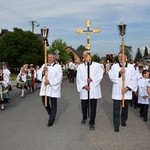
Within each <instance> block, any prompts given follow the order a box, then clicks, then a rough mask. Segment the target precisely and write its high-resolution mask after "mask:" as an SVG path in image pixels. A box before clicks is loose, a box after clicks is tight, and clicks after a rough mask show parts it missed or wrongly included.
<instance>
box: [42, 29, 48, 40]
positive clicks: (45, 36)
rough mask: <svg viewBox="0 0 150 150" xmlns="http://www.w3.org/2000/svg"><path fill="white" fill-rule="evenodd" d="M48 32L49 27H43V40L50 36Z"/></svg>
mask: <svg viewBox="0 0 150 150" xmlns="http://www.w3.org/2000/svg"><path fill="white" fill-rule="evenodd" d="M48 32H49V29H48V28H46V27H44V28H42V29H41V34H42V37H43V41H46V40H47V38H48Z"/></svg>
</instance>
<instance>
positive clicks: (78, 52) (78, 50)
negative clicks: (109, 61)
mask: <svg viewBox="0 0 150 150" xmlns="http://www.w3.org/2000/svg"><path fill="white" fill-rule="evenodd" d="M86 50H87V49H86V48H85V46H83V45H80V46H79V47H78V48H77V49H76V53H77V55H78V56H79V57H81V58H82V54H83V52H84V51H86Z"/></svg>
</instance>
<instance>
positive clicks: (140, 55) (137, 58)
mask: <svg viewBox="0 0 150 150" xmlns="http://www.w3.org/2000/svg"><path fill="white" fill-rule="evenodd" d="M141 58H142V54H141V51H140V48H138V49H137V52H136V54H135V58H134V60H135V61H136V60H140V59H141Z"/></svg>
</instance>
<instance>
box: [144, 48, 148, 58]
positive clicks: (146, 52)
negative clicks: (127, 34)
mask: <svg viewBox="0 0 150 150" xmlns="http://www.w3.org/2000/svg"><path fill="white" fill-rule="evenodd" d="M147 55H148V48H147V47H145V50H144V56H147Z"/></svg>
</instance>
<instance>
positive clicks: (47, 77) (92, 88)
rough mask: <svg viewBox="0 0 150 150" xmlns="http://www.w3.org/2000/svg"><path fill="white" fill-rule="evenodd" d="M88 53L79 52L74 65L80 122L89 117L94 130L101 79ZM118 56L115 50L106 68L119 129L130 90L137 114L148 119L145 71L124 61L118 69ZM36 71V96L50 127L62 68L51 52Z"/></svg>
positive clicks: (125, 115)
mask: <svg viewBox="0 0 150 150" xmlns="http://www.w3.org/2000/svg"><path fill="white" fill-rule="evenodd" d="M89 55H90V53H89V51H84V52H83V61H82V62H81V63H80V64H79V65H78V67H77V75H76V86H77V91H78V92H79V98H80V100H81V108H82V117H81V124H82V125H84V124H86V123H87V120H88V119H89V129H90V130H95V120H96V109H97V100H98V99H100V98H102V93H101V85H100V83H101V80H102V79H103V73H104V70H103V68H102V66H101V65H100V63H97V62H93V61H92V60H89V59H87V58H89ZM124 57H125V60H127V56H126V55H125V56H124ZM122 58H123V54H122V52H119V54H118V60H119V62H118V63H114V64H113V65H112V66H111V68H110V70H109V71H108V76H109V78H110V80H111V81H112V83H113V87H112V100H113V122H114V131H115V132H119V129H120V124H121V126H123V127H125V126H126V125H127V124H126V123H127V119H128V106H129V104H130V102H131V101H132V98H133V92H134V93H138V103H139V104H140V116H141V117H143V120H144V121H145V122H146V121H147V119H148V107H149V95H150V81H149V71H148V70H147V69H144V68H143V70H142V71H141V72H140V71H139V69H138V68H135V67H134V65H133V64H130V63H128V62H127V61H125V63H124V64H125V67H124V69H122ZM88 67H89V69H88ZM88 70H89V75H88ZM38 73H39V75H38V77H39V78H38V80H41V82H42V86H41V90H40V96H41V97H42V102H43V105H44V107H45V109H46V111H47V113H48V115H49V119H48V123H47V126H48V127H50V126H52V125H53V124H54V122H55V117H56V114H57V99H58V98H60V97H61V82H62V76H63V74H62V68H61V66H60V65H59V64H57V63H55V56H54V55H53V54H48V64H47V65H45V64H44V65H43V66H42V67H41V69H40V71H39V72H38ZM123 74H124V75H125V86H124V88H122V75H123ZM106 90H107V89H106ZM122 94H124V100H125V101H124V107H122ZM45 96H46V98H47V105H45ZM88 113H89V116H88ZM88 117H89V118H88Z"/></svg>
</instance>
